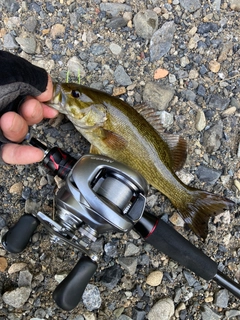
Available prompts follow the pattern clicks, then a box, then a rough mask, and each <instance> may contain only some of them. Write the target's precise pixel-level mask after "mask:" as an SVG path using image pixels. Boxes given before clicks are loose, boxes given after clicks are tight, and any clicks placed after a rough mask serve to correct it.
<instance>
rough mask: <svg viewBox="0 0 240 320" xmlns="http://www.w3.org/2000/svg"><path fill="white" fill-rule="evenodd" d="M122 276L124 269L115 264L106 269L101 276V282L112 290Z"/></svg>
mask: <svg viewBox="0 0 240 320" xmlns="http://www.w3.org/2000/svg"><path fill="white" fill-rule="evenodd" d="M121 277H122V269H121V268H120V267H119V266H118V265H113V266H112V267H109V268H107V269H105V270H104V271H103V273H102V276H101V283H102V284H103V285H104V286H105V287H107V288H108V289H110V290H112V289H113V288H114V287H116V285H117V283H118V282H119V280H120V279H121Z"/></svg>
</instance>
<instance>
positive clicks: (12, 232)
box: [2, 214, 39, 253]
mask: <svg viewBox="0 0 240 320" xmlns="http://www.w3.org/2000/svg"><path fill="white" fill-rule="evenodd" d="M38 225H39V220H38V219H37V218H36V217H34V216H32V215H30V214H25V215H23V216H21V218H20V219H19V220H18V222H17V223H16V224H15V225H14V226H13V227H12V228H10V229H9V231H8V232H7V233H5V235H4V236H3V237H2V245H3V247H4V248H5V249H6V250H7V251H9V252H12V253H20V252H22V251H23V250H24V249H25V248H26V247H27V245H28V243H29V241H30V239H31V237H32V235H33V233H34V231H35V230H36V228H37V226H38Z"/></svg>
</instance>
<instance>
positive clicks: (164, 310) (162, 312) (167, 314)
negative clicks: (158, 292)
mask: <svg viewBox="0 0 240 320" xmlns="http://www.w3.org/2000/svg"><path fill="white" fill-rule="evenodd" d="M173 314H174V303H173V301H172V299H170V298H165V299H161V300H159V301H158V302H157V303H155V304H154V306H153V307H152V308H151V310H150V311H149V313H148V315H147V319H148V320H156V319H157V320H170V319H171V317H172V316H173Z"/></svg>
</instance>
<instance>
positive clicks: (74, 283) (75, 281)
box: [53, 256, 97, 311]
mask: <svg viewBox="0 0 240 320" xmlns="http://www.w3.org/2000/svg"><path fill="white" fill-rule="evenodd" d="M96 269H97V263H96V262H94V261H93V260H92V259H90V258H89V257H87V256H83V257H82V258H81V259H80V260H79V261H78V263H77V264H76V265H75V267H74V268H73V269H72V271H71V272H70V273H69V274H68V276H67V277H66V278H65V279H64V280H63V281H62V282H61V283H60V284H59V285H58V286H57V288H56V289H55V290H54V292H53V299H54V300H55V302H56V304H57V305H58V307H59V308H61V309H63V310H66V311H70V310H72V309H74V308H75V307H76V306H77V305H78V303H79V302H80V300H81V298H82V295H83V292H84V290H85V288H86V286H87V284H88V283H89V281H90V279H91V277H92V276H93V274H94V273H95V271H96Z"/></svg>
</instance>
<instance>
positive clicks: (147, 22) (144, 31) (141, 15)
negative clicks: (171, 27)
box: [133, 10, 158, 39]
mask: <svg viewBox="0 0 240 320" xmlns="http://www.w3.org/2000/svg"><path fill="white" fill-rule="evenodd" d="M133 23H134V27H135V31H136V34H137V35H138V36H139V37H142V38H143V39H151V37H152V35H153V34H154V32H155V31H156V30H157V28H158V15H157V13H156V12H154V11H152V10H145V11H139V12H138V13H137V14H136V15H135V16H134V18H133Z"/></svg>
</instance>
